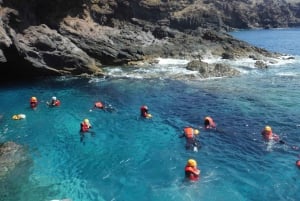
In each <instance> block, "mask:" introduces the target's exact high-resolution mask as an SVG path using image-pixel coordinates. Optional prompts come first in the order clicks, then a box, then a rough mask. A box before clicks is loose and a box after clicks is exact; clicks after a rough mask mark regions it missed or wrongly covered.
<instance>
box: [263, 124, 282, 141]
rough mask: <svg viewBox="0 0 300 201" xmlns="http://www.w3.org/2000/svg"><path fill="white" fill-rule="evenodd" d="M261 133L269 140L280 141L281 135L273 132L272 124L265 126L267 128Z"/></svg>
mask: <svg viewBox="0 0 300 201" xmlns="http://www.w3.org/2000/svg"><path fill="white" fill-rule="evenodd" d="M261 135H262V136H263V138H264V139H265V140H267V141H270V140H275V141H279V136H278V135H277V134H275V133H273V131H272V128H271V127H270V126H265V128H264V129H263V130H262V131H261ZM282 142H283V141H282Z"/></svg>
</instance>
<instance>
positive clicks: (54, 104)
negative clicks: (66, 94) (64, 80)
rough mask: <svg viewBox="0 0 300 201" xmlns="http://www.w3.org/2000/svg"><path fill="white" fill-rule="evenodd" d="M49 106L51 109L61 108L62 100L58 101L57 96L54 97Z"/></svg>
mask: <svg viewBox="0 0 300 201" xmlns="http://www.w3.org/2000/svg"><path fill="white" fill-rule="evenodd" d="M47 104H48V105H49V106H51V107H57V106H60V100H58V99H57V98H56V97H55V96H53V97H52V98H51V101H50V102H47Z"/></svg>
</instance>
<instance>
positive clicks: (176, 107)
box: [0, 29, 300, 201]
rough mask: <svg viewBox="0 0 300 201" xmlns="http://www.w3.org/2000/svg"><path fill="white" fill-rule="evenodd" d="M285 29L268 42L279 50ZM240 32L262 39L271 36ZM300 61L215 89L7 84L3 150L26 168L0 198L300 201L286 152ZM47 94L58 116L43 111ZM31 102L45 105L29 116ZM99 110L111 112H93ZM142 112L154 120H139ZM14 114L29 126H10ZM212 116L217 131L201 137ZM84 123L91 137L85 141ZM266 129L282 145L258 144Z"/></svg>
mask: <svg viewBox="0 0 300 201" xmlns="http://www.w3.org/2000/svg"><path fill="white" fill-rule="evenodd" d="M293 30H294V29H292V30H291V31H293ZM281 31H282V30H277V31H273V32H272V34H274V35H275V36H278V37H277V41H280V40H281V38H280V37H279V36H281V35H282V32H281ZM294 31H296V32H297V33H299V29H295V30H294ZM251 33H252V34H254V35H251ZM236 34H237V33H236ZM239 34H240V35H239V36H237V37H241V36H243V34H245V35H246V36H247V37H246V39H247V38H249V39H251V38H256V40H257V41H261V40H260V37H262V38H263V37H265V35H264V34H270V33H269V30H265V32H263V31H261V32H259V34H257V33H254V32H252V31H250V32H242V33H239ZM275 36H274V37H275ZM288 38H290V39H291V37H288ZM297 39H298V38H297ZM297 39H295V40H294V43H295V41H296V40H297ZM282 40H287V38H286V37H285V35H284V37H283V38H282ZM298 40H299V39H298ZM264 42H265V43H266V44H265V47H267V46H268V45H269V44H267V43H268V40H263V42H262V43H264ZM298 42H299V41H298ZM299 50H300V48H299V49H298V51H299ZM275 51H282V52H285V53H290V54H295V53H297V52H294V53H292V52H288V50H287V52H286V49H285V48H283V47H281V46H278V49H276V50H275ZM299 63H300V62H299V60H296V61H295V62H294V63H290V64H286V65H283V66H277V67H274V68H270V69H268V70H262V71H259V70H249V71H248V73H247V74H243V75H241V76H239V77H235V78H224V79H214V80H194V81H187V80H168V79H131V78H128V79H125V78H113V79H100V80H97V79H92V80H87V79H69V78H66V79H64V78H59V79H54V80H50V79H49V80H45V79H44V80H40V81H33V82H31V83H17V84H15V85H11V86H2V87H1V88H0V93H1V99H0V103H1V108H0V114H1V115H3V118H2V119H1V120H0V141H1V142H5V141H9V140H12V141H15V142H17V143H19V144H22V145H25V146H26V147H28V151H29V155H30V157H31V158H32V160H33V163H32V164H30V165H26V166H24V167H23V168H22V167H21V168H20V169H21V170H20V171H19V172H16V173H15V175H11V176H10V178H8V179H6V180H5V183H4V182H1V183H0V188H1V189H0V193H1V194H2V195H0V200H1V199H2V200H5V201H10V200H19V201H28V200H35V201H48V200H52V199H62V198H70V199H72V200H73V201H101V200H106V201H110V200H121V201H131V200H145V201H146V200H157V201H160V200H161V201H163V200H164V201H165V200H173V201H185V200H187V201H189V200H209V201H219V200H222V201H232V200H239V201H243V200H251V201H256V200H257V201H262V200H295V201H296V200H299V197H300V191H299V189H300V183H299V181H298V180H299V176H300V171H299V169H297V168H296V166H295V161H296V160H297V159H298V158H299V154H300V153H299V152H300V151H299V150H295V149H293V148H292V146H293V145H295V146H300V135H299V127H300V107H299V103H300V95H299V92H298V91H299V89H300V82H299V81H300V70H299V68H298V67H299ZM53 95H55V96H56V97H58V98H59V99H60V100H61V102H62V104H61V106H60V107H59V108H48V107H47V105H46V101H48V100H49V99H50V98H51V97H52V96H53ZM31 96H36V97H37V98H38V99H39V101H40V104H39V106H38V108H37V109H36V110H31V109H30V108H29V104H28V102H29V99H30V97H31ZM98 100H102V101H104V102H106V103H109V104H111V105H112V106H113V107H114V108H116V110H115V111H114V112H104V111H99V110H92V111H90V109H91V108H92V106H93V103H94V102H96V101H98ZM143 104H147V105H148V107H149V109H150V112H151V113H152V115H153V119H151V120H143V119H140V118H139V108H140V106H141V105H143ZM16 113H24V114H26V116H27V118H26V119H25V120H20V121H13V120H11V116H12V115H13V114H16ZM207 115H210V116H212V117H213V118H214V119H215V121H216V123H217V126H218V132H214V131H205V130H203V129H202V128H201V126H202V121H203V118H204V117H205V116H207ZM84 118H88V119H89V120H90V122H91V124H92V126H93V128H92V130H93V131H94V132H95V136H91V135H86V137H85V138H84V143H81V142H80V136H79V124H80V122H81V121H82V120H83V119H84ZM266 124H269V125H271V126H272V128H273V130H274V132H275V133H277V134H278V135H280V136H281V138H282V139H283V140H284V141H286V145H280V144H274V145H272V144H266V143H265V142H264V141H263V140H262V139H261V136H260V131H261V129H262V128H263V127H264V126H265V125H266ZM186 125H192V126H195V127H199V129H200V132H201V133H200V140H201V145H202V148H201V149H200V150H199V152H191V151H187V150H185V148H184V144H185V142H184V139H182V138H178V136H179V135H180V134H181V131H182V128H183V127H184V126H186ZM189 158H195V159H196V160H197V161H198V165H199V168H200V169H201V179H200V181H198V182H196V183H189V182H185V181H184V179H183V177H184V166H185V163H186V161H187V159H189ZM28 166H29V167H30V168H29V169H28Z"/></svg>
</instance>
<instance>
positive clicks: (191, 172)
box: [184, 159, 200, 181]
mask: <svg viewBox="0 0 300 201" xmlns="http://www.w3.org/2000/svg"><path fill="white" fill-rule="evenodd" d="M184 171H185V178H186V179H189V180H190V181H197V180H198V179H199V177H200V170H199V169H198V168H197V162H196V161H195V160H194V159H189V160H188V161H187V164H186V166H185V168H184Z"/></svg>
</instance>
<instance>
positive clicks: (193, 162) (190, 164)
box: [187, 159, 197, 167]
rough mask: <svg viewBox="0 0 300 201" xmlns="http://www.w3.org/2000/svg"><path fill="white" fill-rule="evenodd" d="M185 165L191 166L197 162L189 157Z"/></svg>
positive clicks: (194, 165)
mask: <svg viewBox="0 0 300 201" xmlns="http://www.w3.org/2000/svg"><path fill="white" fill-rule="evenodd" d="M187 165H188V166H191V167H196V166H197V162H196V161H195V160H194V159H189V160H188V162H187Z"/></svg>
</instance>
